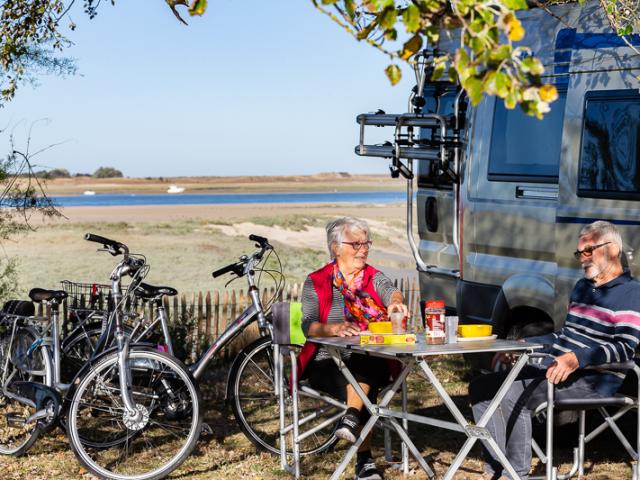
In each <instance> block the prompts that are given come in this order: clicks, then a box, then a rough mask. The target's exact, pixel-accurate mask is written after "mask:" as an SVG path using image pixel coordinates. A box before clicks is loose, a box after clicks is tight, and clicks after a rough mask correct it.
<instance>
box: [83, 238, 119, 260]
mask: <svg viewBox="0 0 640 480" xmlns="http://www.w3.org/2000/svg"><path fill="white" fill-rule="evenodd" d="M84 239H85V240H87V241H89V242H95V243H101V244H102V245H103V246H104V248H106V249H107V250H109V253H110V254H111V255H113V256H114V257H115V256H116V255H119V254H120V253H122V254H124V255H128V254H129V248H128V247H127V246H126V245H125V244H124V243H120V242H116V241H115V240H110V239H108V238H105V237H101V236H100V235H95V234H93V233H87V234H85V236H84Z"/></svg>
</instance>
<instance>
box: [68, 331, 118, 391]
mask: <svg viewBox="0 0 640 480" xmlns="http://www.w3.org/2000/svg"><path fill="white" fill-rule="evenodd" d="M124 331H125V335H127V336H129V335H130V333H131V328H130V327H128V326H125V327H124ZM101 335H102V322H91V323H89V324H88V325H83V326H82V327H81V328H77V329H76V330H74V331H73V332H72V333H71V334H70V335H69V336H68V337H67V338H65V339H64V340H63V341H62V345H61V350H62V372H61V374H62V381H63V382H71V381H72V380H73V379H74V378H75V376H76V374H77V373H78V372H79V371H80V369H81V368H82V367H83V366H84V365H85V363H87V362H88V361H89V359H90V358H91V357H92V356H93V354H94V352H95V349H96V345H97V344H98V340H99V339H100V336H101Z"/></svg>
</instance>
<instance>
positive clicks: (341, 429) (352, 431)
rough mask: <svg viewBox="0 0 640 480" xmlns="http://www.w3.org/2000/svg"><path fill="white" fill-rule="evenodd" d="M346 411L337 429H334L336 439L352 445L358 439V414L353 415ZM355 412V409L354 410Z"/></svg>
mask: <svg viewBox="0 0 640 480" xmlns="http://www.w3.org/2000/svg"><path fill="white" fill-rule="evenodd" d="M350 410H351V409H349V410H347V413H345V414H344V416H343V417H342V418H341V419H340V423H338V428H337V429H336V433H335V435H336V437H338V438H341V439H342V440H346V441H347V442H350V443H354V442H355V441H356V439H357V438H358V427H359V426H360V418H359V412H358V411H357V410H356V411H355V413H354V412H353V411H350ZM354 410H355V409H354Z"/></svg>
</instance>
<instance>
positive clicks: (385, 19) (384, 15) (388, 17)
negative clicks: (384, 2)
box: [378, 7, 398, 30]
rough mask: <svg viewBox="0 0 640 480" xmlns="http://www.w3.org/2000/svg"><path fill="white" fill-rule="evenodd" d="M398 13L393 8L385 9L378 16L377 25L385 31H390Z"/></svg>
mask: <svg viewBox="0 0 640 480" xmlns="http://www.w3.org/2000/svg"><path fill="white" fill-rule="evenodd" d="M397 19H398V11H397V10H396V9H395V8H394V7H385V8H384V10H382V12H380V14H379V15H378V25H380V26H381V27H382V28H384V29H385V30H390V29H392V28H393V27H394V25H395V24H396V20H397Z"/></svg>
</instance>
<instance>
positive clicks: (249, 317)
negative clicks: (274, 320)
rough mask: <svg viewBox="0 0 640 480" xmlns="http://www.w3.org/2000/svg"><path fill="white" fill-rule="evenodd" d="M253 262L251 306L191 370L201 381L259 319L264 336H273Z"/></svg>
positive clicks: (250, 270)
mask: <svg viewBox="0 0 640 480" xmlns="http://www.w3.org/2000/svg"><path fill="white" fill-rule="evenodd" d="M253 267H254V263H253V262H251V261H250V262H248V263H247V267H245V272H246V277H247V282H248V283H249V297H250V298H251V305H250V306H249V307H247V308H246V309H245V310H244V311H243V312H242V313H241V314H240V315H239V316H238V317H236V319H235V320H233V322H231V324H230V325H229V326H228V327H227V328H226V329H225V331H224V332H222V334H221V335H220V336H219V337H218V338H217V339H216V341H215V342H213V343H212V344H211V346H210V347H209V348H208V349H207V351H206V352H204V354H203V355H202V357H200V359H199V360H198V361H197V362H196V363H194V364H193V365H191V367H190V368H189V369H190V370H191V373H192V374H193V377H194V378H195V379H196V380H199V379H200V377H201V376H202V374H203V373H204V371H205V369H206V367H207V365H208V364H209V362H210V361H211V359H213V357H215V356H216V354H217V353H218V352H219V351H220V350H221V349H222V348H224V347H225V346H226V345H227V344H228V343H229V342H231V341H232V340H233V339H234V338H235V337H236V336H237V335H238V334H239V333H240V332H242V331H243V330H244V329H245V328H246V327H247V326H248V325H249V324H250V323H251V322H253V321H254V320H255V318H256V317H257V319H258V328H259V330H260V333H261V334H262V335H266V334H267V333H268V334H271V324H270V323H269V322H267V318H266V316H265V314H264V311H263V309H262V302H261V301H260V292H259V291H258V287H256V285H255V282H254V279H253V275H254V273H253Z"/></svg>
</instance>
